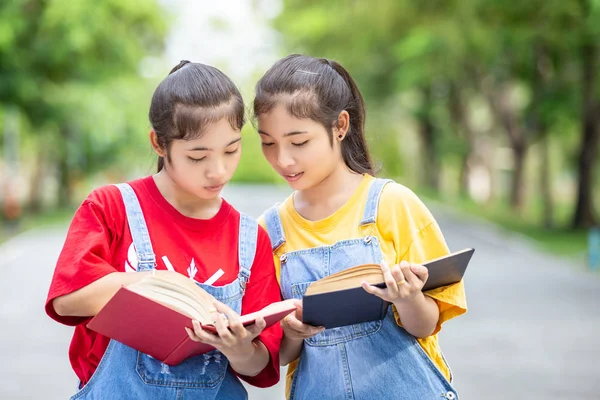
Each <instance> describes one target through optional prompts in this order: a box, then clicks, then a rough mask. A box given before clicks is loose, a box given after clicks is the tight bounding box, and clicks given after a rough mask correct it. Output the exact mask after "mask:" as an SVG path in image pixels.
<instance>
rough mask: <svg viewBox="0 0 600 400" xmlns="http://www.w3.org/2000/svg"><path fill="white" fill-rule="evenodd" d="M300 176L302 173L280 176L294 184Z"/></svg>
mask: <svg viewBox="0 0 600 400" xmlns="http://www.w3.org/2000/svg"><path fill="white" fill-rule="evenodd" d="M302 175H304V172H297V173H294V174H283V175H282V176H283V178H284V179H285V180H286V181H288V182H296V181H297V180H298V179H300V178H301V177H302Z"/></svg>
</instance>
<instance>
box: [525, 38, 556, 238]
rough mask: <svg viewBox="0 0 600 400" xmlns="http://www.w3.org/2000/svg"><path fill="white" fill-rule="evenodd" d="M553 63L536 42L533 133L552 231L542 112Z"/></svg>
mask: <svg viewBox="0 0 600 400" xmlns="http://www.w3.org/2000/svg"><path fill="white" fill-rule="evenodd" d="M550 62H551V61H550V60H549V58H548V55H547V52H546V46H545V45H544V44H543V43H542V42H540V41H536V43H535V44H534V48H533V78H532V83H533V98H532V101H531V116H532V131H533V134H534V135H535V137H536V138H538V139H539V140H540V150H541V154H540V155H541V165H540V194H541V197H542V198H541V200H542V224H543V226H544V228H546V229H551V228H552V227H553V225H554V221H553V217H554V215H553V214H554V207H553V197H552V178H551V171H550V149H549V138H548V129H547V124H546V121H545V120H544V116H543V115H542V112H541V103H542V101H543V98H544V93H545V90H544V89H545V87H546V86H547V84H548V80H549V78H550V77H549V75H550V70H549V68H548V65H549V63H550Z"/></svg>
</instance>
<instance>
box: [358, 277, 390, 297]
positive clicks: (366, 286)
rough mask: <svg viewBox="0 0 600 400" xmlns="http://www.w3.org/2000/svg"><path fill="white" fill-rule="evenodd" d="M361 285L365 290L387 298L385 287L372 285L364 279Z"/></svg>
mask: <svg viewBox="0 0 600 400" xmlns="http://www.w3.org/2000/svg"><path fill="white" fill-rule="evenodd" d="M395 284H396V283H394V285H395ZM360 285H361V286H362V288H363V289H364V290H365V291H366V292H367V293H370V294H373V295H375V296H377V297H379V298H382V299H384V300H385V299H386V292H385V289H381V288H378V287H377V286H373V285H370V284H369V283H368V282H366V281H362V282H361V284H360Z"/></svg>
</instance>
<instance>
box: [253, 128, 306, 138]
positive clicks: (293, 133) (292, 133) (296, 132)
mask: <svg viewBox="0 0 600 400" xmlns="http://www.w3.org/2000/svg"><path fill="white" fill-rule="evenodd" d="M258 133H260V134H261V135H267V136H271V135H269V134H268V133H267V132H265V131H261V130H260V129H259V130H258ZM303 133H308V131H292V132H288V133H284V134H283V136H284V137H287V136H294V135H301V134H303Z"/></svg>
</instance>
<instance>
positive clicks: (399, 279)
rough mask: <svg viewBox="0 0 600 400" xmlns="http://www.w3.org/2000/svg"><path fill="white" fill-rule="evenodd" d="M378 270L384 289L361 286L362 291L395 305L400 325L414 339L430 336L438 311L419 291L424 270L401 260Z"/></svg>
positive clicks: (383, 264)
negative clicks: (383, 281) (380, 273)
mask: <svg viewBox="0 0 600 400" xmlns="http://www.w3.org/2000/svg"><path fill="white" fill-rule="evenodd" d="M381 270H382V272H383V277H384V279H385V284H386V288H385V289H381V288H378V287H376V286H371V285H369V284H368V283H366V282H363V283H362V286H363V288H364V289H365V290H366V291H367V292H369V293H371V294H374V295H375V296H377V297H380V298H382V299H383V300H385V301H389V302H390V303H393V304H394V306H396V309H397V310H398V314H399V316H400V320H401V321H402V326H403V327H404V329H406V331H407V332H408V333H410V334H411V335H413V336H415V337H419V338H425V337H427V336H429V335H431V334H432V333H433V332H434V330H435V327H436V325H437V322H438V318H439V309H438V306H437V304H436V302H435V301H434V300H433V299H431V298H429V297H427V296H425V295H424V294H423V292H422V291H421V290H422V289H423V285H425V282H426V281H427V276H428V272H427V268H425V267H424V266H422V265H414V264H409V263H408V262H406V261H403V262H402V263H401V264H400V265H394V266H393V267H392V268H390V267H389V266H388V265H387V263H386V262H384V263H382V265H381Z"/></svg>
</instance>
